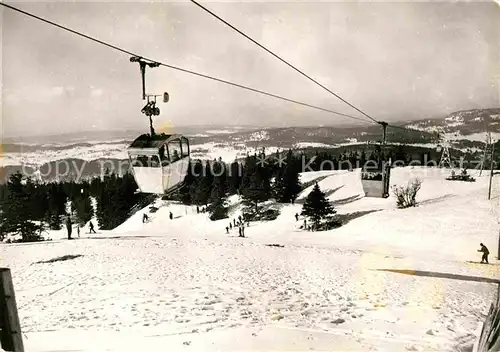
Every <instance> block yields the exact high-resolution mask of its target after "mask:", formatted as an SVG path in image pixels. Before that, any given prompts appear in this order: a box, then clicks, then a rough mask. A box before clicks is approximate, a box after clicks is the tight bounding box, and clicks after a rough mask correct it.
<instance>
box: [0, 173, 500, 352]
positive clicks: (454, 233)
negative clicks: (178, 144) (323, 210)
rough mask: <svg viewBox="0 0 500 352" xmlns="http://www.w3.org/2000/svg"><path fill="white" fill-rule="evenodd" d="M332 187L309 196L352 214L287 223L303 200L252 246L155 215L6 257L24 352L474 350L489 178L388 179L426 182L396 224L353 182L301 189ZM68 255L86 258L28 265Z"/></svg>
mask: <svg viewBox="0 0 500 352" xmlns="http://www.w3.org/2000/svg"><path fill="white" fill-rule="evenodd" d="M328 175H330V176H329V177H327V178H325V179H323V180H321V181H320V182H319V185H320V187H321V188H322V190H323V191H325V192H326V193H327V194H328V195H329V199H330V200H331V201H332V202H334V204H335V206H336V209H337V210H338V213H339V214H341V215H347V214H351V215H350V218H351V220H350V221H349V222H348V223H347V224H346V225H344V226H343V227H341V228H339V229H335V230H332V231H327V232H304V231H303V230H301V229H299V226H300V224H302V220H299V221H298V222H296V221H295V218H294V214H295V213H296V212H299V213H300V209H301V206H302V205H301V204H300V203H301V201H302V200H303V198H304V197H305V196H306V195H307V193H308V192H309V191H310V190H311V189H312V186H311V187H310V188H308V189H306V190H304V192H303V193H302V194H301V196H300V197H299V199H298V200H297V202H296V204H295V205H284V206H282V207H281V216H280V217H279V218H278V219H277V220H275V221H271V222H267V223H266V222H262V223H251V224H250V227H249V228H247V229H246V230H245V234H246V236H247V238H238V237H237V233H235V230H233V232H231V233H230V234H229V235H227V234H226V233H225V227H226V225H227V224H228V223H229V221H228V220H222V221H217V222H211V221H210V220H208V219H207V215H206V214H196V212H195V211H194V209H193V208H192V207H185V206H182V205H178V204H166V205H165V206H163V207H161V208H160V209H159V210H158V211H157V212H156V213H153V214H150V216H151V218H152V220H151V222H150V223H147V224H142V221H141V218H142V212H139V213H137V214H135V215H134V216H133V217H131V218H130V219H129V220H128V221H127V222H126V223H124V224H122V225H121V226H120V227H118V228H117V229H115V230H113V231H98V234H97V235H88V234H82V237H81V238H79V239H76V240H74V241H67V240H64V237H65V233H64V232H63V231H61V232H57V233H52V234H51V236H52V238H53V241H49V242H45V243H38V244H19V245H2V247H0V248H1V254H0V257H1V265H2V266H6V267H10V268H11V270H12V275H13V279H14V286H15V290H16V298H17V302H18V308H19V314H20V319H21V324H22V329H23V332H24V333H25V339H24V342H25V346H26V349H27V351H28V352H30V351H33V352H42V351H44V352H48V351H178V350H179V351H184V350H185V351H202V350H205V351H216V350H217V351H241V350H260V351H270V350H281V351H285V350H286V351H299V350H300V351H303V350H310V349H314V350H329V351H466V350H470V347H471V346H472V344H473V343H474V342H475V339H476V338H477V337H478V334H479V329H480V328H481V323H482V321H483V319H484V316H485V314H486V312H487V310H488V308H489V305H490V303H491V300H492V299H493V296H494V291H495V284H493V283H491V282H477V281H471V278H470V277H469V276H474V277H481V278H486V279H495V278H498V277H500V270H499V261H498V260H496V259H495V254H496V253H495V252H496V247H497V243H498V242H497V241H498V219H499V213H498V203H499V199H500V198H499V196H500V187H499V182H498V181H499V178H498V176H495V177H494V183H493V184H494V186H493V199H492V200H491V201H488V200H487V192H488V178H489V175H488V172H486V173H485V172H483V176H482V177H477V175H475V177H477V182H475V183H462V182H449V181H445V180H444V178H445V177H446V176H448V175H447V173H442V172H441V171H440V170H432V169H423V168H414V169H412V168H397V169H393V177H392V179H391V184H405V183H406V182H407V181H408V180H409V179H410V178H411V177H414V176H418V177H420V178H421V180H423V184H422V190H421V191H420V193H419V197H418V198H417V199H418V201H419V203H420V205H419V206H418V207H417V208H413V209H406V210H399V209H396V208H395V200H394V198H393V197H392V196H391V197H390V198H389V199H375V198H365V197H363V195H362V194H363V192H362V187H361V183H360V175H359V170H354V171H353V172H348V171H337V172H335V171H329V172H326V173H325V172H321V173H307V174H304V175H303V176H302V180H303V182H307V181H310V180H312V179H314V178H316V177H320V176H328ZM232 202H233V203H235V205H234V207H232V209H233V211H234V212H233V213H232V214H231V218H234V217H237V215H238V214H239V213H238V212H239V207H238V204H237V202H238V200H237V198H235V197H233V198H232ZM170 211H172V213H173V214H174V217H175V218H174V219H173V220H169V219H168V213H169V212H170ZM480 242H483V243H485V244H486V245H487V246H488V247H489V249H490V252H492V253H491V255H490V263H492V265H480V264H472V263H467V262H466V261H467V260H472V261H478V260H479V259H480V253H477V252H476V250H477V248H478V247H479V243H480ZM269 244H279V245H281V246H283V247H278V246H268V245H269ZM63 255H81V256H80V257H78V258H75V259H72V260H67V261H59V262H54V263H43V264H42V263H41V264H37V263H36V262H38V261H46V260H50V259H52V258H56V257H59V256H63ZM381 269H395V270H409V273H410V274H412V275H408V274H405V273H398V272H391V271H380V270H381ZM442 276H445V277H442ZM486 281H487V280H486ZM490 281H491V280H490Z"/></svg>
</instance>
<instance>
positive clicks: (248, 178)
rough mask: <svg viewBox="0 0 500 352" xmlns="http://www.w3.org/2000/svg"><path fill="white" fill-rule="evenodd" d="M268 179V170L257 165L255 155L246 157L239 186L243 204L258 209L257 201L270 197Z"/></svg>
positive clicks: (269, 177)
mask: <svg viewBox="0 0 500 352" xmlns="http://www.w3.org/2000/svg"><path fill="white" fill-rule="evenodd" d="M270 180H271V175H270V172H269V171H268V170H266V168H264V167H263V166H261V165H257V157H256V156H255V155H254V156H249V157H247V159H246V162H245V172H244V176H243V179H242V181H241V187H240V188H241V189H240V194H241V195H242V197H243V204H245V205H246V206H248V207H252V208H253V210H254V211H258V205H259V202H263V201H266V200H268V199H269V198H270V197H271V191H272V190H271V182H270Z"/></svg>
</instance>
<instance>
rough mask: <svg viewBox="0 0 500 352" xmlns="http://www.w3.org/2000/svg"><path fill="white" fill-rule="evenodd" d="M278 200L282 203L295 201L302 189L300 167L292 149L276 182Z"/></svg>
mask: <svg viewBox="0 0 500 352" xmlns="http://www.w3.org/2000/svg"><path fill="white" fill-rule="evenodd" d="M274 188H275V192H276V193H275V194H276V200H277V201H278V202H280V203H289V202H292V203H293V202H295V199H297V196H298V195H299V193H300V191H301V189H302V188H301V185H300V181H299V168H298V165H297V163H296V161H295V158H294V157H293V154H292V151H291V150H290V151H289V152H288V154H287V157H286V159H285V165H284V166H283V167H282V168H281V169H280V170H279V171H278V174H277V175H276V182H275V187H274Z"/></svg>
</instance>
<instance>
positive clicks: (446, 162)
mask: <svg viewBox="0 0 500 352" xmlns="http://www.w3.org/2000/svg"><path fill="white" fill-rule="evenodd" d="M438 138H439V141H440V144H441V148H442V149H443V153H442V154H441V159H440V160H439V167H448V168H450V169H451V168H452V166H451V157H450V143H449V142H448V139H447V138H446V137H445V135H444V132H443V131H440V132H439V133H438Z"/></svg>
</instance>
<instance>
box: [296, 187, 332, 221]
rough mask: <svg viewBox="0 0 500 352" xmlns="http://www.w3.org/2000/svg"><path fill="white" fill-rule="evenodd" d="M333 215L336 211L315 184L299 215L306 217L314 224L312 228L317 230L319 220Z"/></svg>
mask: <svg viewBox="0 0 500 352" xmlns="http://www.w3.org/2000/svg"><path fill="white" fill-rule="evenodd" d="M335 213H336V211H335V209H334V208H333V206H332V205H331V204H330V202H329V201H328V199H327V198H326V195H325V193H323V192H322V191H321V189H320V188H319V185H318V184H317V183H316V184H315V185H314V188H313V190H312V191H311V193H309V195H308V196H307V198H306V201H305V203H304V206H303V207H302V212H301V215H304V216H306V217H308V218H309V220H310V221H312V223H313V224H314V227H315V228H318V227H319V225H320V223H321V220H323V219H326V218H328V217H329V216H331V215H333V214H335Z"/></svg>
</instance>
